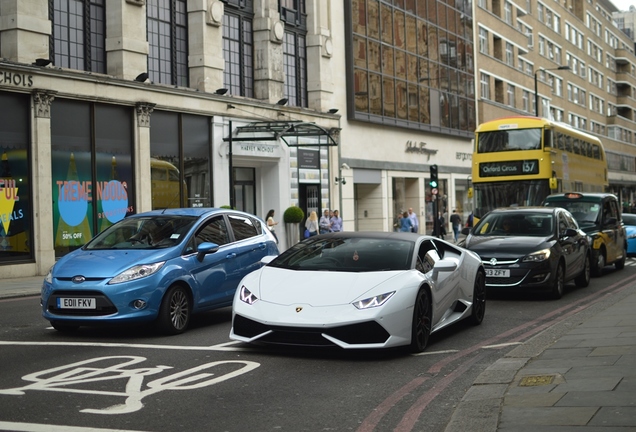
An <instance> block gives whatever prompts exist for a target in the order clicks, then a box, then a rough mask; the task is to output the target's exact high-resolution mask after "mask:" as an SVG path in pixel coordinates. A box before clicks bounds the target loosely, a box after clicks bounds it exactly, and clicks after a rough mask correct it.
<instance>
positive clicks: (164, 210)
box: [161, 192, 181, 214]
mask: <svg viewBox="0 0 636 432" xmlns="http://www.w3.org/2000/svg"><path fill="white" fill-rule="evenodd" d="M180 194H181V192H177V194H176V195H175V196H174V198H172V200H171V201H170V202H169V203H168V205H167V206H166V207H165V208H164V209H163V211H162V212H161V214H164V213H165V212H166V210H168V209H169V208H170V206H171V205H172V203H174V202H175V201H176V200H177V199H178V198H179V196H180Z"/></svg>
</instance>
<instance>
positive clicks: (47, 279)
mask: <svg viewBox="0 0 636 432" xmlns="http://www.w3.org/2000/svg"><path fill="white" fill-rule="evenodd" d="M53 267H55V266H54V265H52V266H51V268H50V269H49V272H48V273H47V274H46V276H45V277H44V282H46V283H53Z"/></svg>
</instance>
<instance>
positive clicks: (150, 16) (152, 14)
mask: <svg viewBox="0 0 636 432" xmlns="http://www.w3.org/2000/svg"><path fill="white" fill-rule="evenodd" d="M146 13H147V23H146V25H147V38H148V45H149V49H150V52H149V53H148V74H149V75H150V79H151V80H152V81H155V82H159V83H162V84H172V85H178V86H184V87H187V86H188V27H187V18H188V17H187V8H186V0H148V1H147V3H146Z"/></svg>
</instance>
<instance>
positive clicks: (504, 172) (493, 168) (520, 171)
mask: <svg viewBox="0 0 636 432" xmlns="http://www.w3.org/2000/svg"><path fill="white" fill-rule="evenodd" d="M479 174H480V175H481V177H501V176H512V175H532V174H539V160H538V159H532V160H518V161H508V162H484V163H480V164H479Z"/></svg>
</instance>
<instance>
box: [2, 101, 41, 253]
mask: <svg viewBox="0 0 636 432" xmlns="http://www.w3.org/2000/svg"><path fill="white" fill-rule="evenodd" d="M0 106H2V109H3V114H2V116H0V135H1V136H2V140H0V264H6V263H7V262H14V261H19V260H27V259H31V258H32V257H33V250H32V247H31V246H32V245H33V244H34V242H33V232H32V230H31V225H32V221H33V210H32V208H31V185H30V179H31V177H32V176H31V170H30V168H29V167H30V164H29V148H30V146H29V143H30V140H29V137H30V135H31V134H30V125H29V117H30V99H29V95H28V94H18V93H9V92H0Z"/></svg>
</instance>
